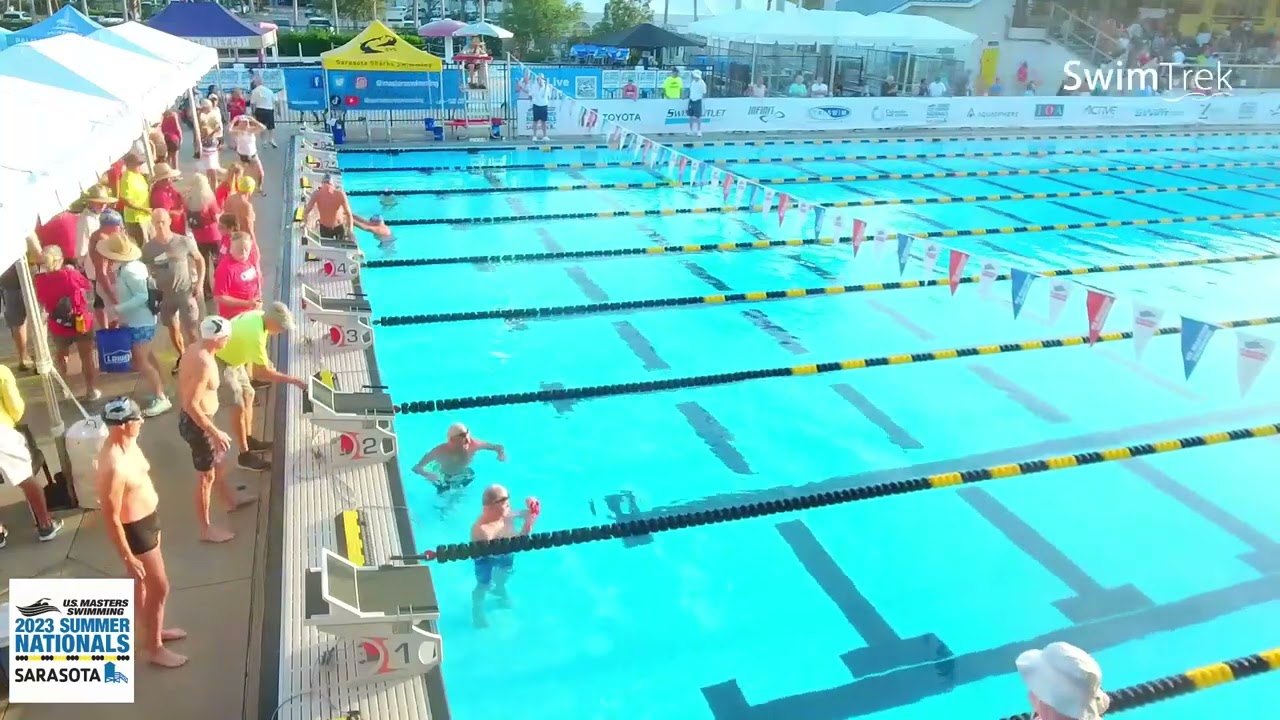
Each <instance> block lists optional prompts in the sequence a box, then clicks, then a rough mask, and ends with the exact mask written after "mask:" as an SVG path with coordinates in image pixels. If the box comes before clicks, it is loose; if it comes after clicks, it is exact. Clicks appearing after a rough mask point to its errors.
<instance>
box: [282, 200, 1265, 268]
mask: <svg viewBox="0 0 1280 720" xmlns="http://www.w3.org/2000/svg"><path fill="white" fill-rule="evenodd" d="M1277 217H1280V211H1277V212H1257V213H1232V214H1230V215H1188V216H1185V217H1162V218H1150V219H1148V218H1138V219H1135V220H1102V221H1097V222H1094V221H1089V222H1079V223H1057V224H1053V225H1023V226H1009V227H997V228H969V229H966V230H930V231H927V232H914V233H903V234H905V235H909V236H911V237H913V238H918V239H921V240H928V239H936V238H955V237H975V236H982V235H1012V234H1016V233H1028V232H1045V231H1054V232H1061V231H1067V230H1098V229H1106V228H1118V227H1138V226H1145V225H1177V224H1185V223H1197V222H1223V221H1230V220H1266V219H1274V218H1277ZM294 221H295V222H302V208H298V210H297V212H296V213H295V214H294ZM888 239H889V240H897V239H898V234H897V233H890V234H889V235H888ZM850 242H851V241H850V240H849V239H848V238H829V237H828V238H817V239H814V238H790V239H785V240H743V241H741V242H724V243H701V244H688V245H646V246H643V247H625V248H599V249H584V250H557V251H548V252H535V253H508V254H505V255H459V256H452V257H433V258H386V259H382V260H370V261H368V262H366V263H364V264H363V265H362V266H361V268H362V269H365V268H388V267H419V266H425V265H469V264H482V265H492V264H497V263H508V262H534V261H542V260H579V259H585V258H616V257H629V256H635V255H688V254H693V253H703V252H720V251H726V252H727V251H734V250H763V249H767V248H779V247H800V246H803V245H848V244H850Z"/></svg>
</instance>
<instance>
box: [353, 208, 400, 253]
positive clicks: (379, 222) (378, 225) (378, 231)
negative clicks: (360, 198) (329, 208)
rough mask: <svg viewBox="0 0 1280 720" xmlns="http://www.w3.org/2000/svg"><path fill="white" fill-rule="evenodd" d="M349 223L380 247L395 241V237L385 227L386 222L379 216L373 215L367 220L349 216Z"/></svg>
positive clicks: (388, 228)
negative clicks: (372, 238)
mask: <svg viewBox="0 0 1280 720" xmlns="http://www.w3.org/2000/svg"><path fill="white" fill-rule="evenodd" d="M351 223H352V224H353V225H355V226H356V227H358V228H360V229H361V230H364V231H365V232H367V233H370V234H371V235H373V236H374V237H375V238H377V239H378V242H379V243H380V244H382V245H388V244H390V243H393V242H395V241H396V236H395V235H394V234H392V232H391V228H390V227H388V226H387V223H386V221H384V220H383V219H382V216H381V215H373V216H371V217H369V218H362V217H360V216H359V215H356V214H354V213H353V214H352V215H351Z"/></svg>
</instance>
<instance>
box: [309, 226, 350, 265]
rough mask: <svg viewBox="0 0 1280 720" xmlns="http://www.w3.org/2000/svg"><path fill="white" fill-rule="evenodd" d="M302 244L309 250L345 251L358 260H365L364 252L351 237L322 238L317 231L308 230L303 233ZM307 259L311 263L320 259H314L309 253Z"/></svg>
mask: <svg viewBox="0 0 1280 720" xmlns="http://www.w3.org/2000/svg"><path fill="white" fill-rule="evenodd" d="M302 244H303V245H306V246H307V247H309V248H310V247H319V248H328V249H330V250H345V251H347V252H348V253H353V254H354V255H355V256H356V257H357V258H359V259H361V260H363V259H364V251H363V250H361V249H360V246H359V245H356V241H355V239H354V238H350V237H346V238H341V239H339V238H322V237H320V236H319V235H317V234H316V232H315V230H312V229H310V228H308V229H307V230H305V231H303V233H302ZM306 259H307V260H308V261H310V260H316V259H318V258H316V257H313V256H312V255H311V254H310V253H308V255H307V257H306Z"/></svg>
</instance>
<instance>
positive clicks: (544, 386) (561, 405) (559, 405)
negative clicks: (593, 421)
mask: <svg viewBox="0 0 1280 720" xmlns="http://www.w3.org/2000/svg"><path fill="white" fill-rule="evenodd" d="M538 389H540V390H563V389H564V384H563V383H557V382H552V383H549V382H544V383H541V384H539V386H538ZM549 404H550V405H551V407H552V408H554V409H555V411H556V414H557V415H565V414H568V413H571V412H573V406H574V405H577V404H578V401H577V400H552V401H551V402H550V403H549Z"/></svg>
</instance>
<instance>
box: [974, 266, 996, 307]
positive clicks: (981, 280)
mask: <svg viewBox="0 0 1280 720" xmlns="http://www.w3.org/2000/svg"><path fill="white" fill-rule="evenodd" d="M999 274H1000V271H999V270H998V269H997V268H996V264H995V263H993V262H984V263H982V273H981V274H980V275H978V297H981V298H983V299H987V298H990V297H991V287H992V286H993V285H995V284H996V276H997V275H999Z"/></svg>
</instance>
